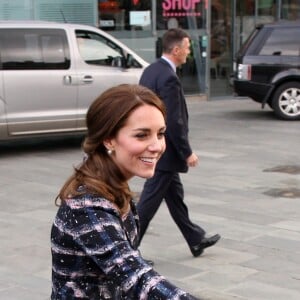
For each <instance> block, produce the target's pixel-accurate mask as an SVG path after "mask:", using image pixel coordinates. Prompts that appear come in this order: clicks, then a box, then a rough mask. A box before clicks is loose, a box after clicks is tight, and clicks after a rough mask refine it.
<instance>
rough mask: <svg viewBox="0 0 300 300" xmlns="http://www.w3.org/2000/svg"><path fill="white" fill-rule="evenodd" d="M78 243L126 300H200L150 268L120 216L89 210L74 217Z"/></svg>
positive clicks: (98, 210)
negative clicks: (129, 235) (133, 242)
mask: <svg viewBox="0 0 300 300" xmlns="http://www.w3.org/2000/svg"><path fill="white" fill-rule="evenodd" d="M74 218H75V219H76V220H75V223H77V224H85V225H81V226H79V227H77V228H76V232H77V233H76V235H77V238H76V242H77V243H78V245H79V247H80V248H81V249H82V250H83V252H84V253H86V254H87V255H88V256H89V257H90V258H91V259H92V260H93V261H94V263H95V264H96V265H97V267H98V268H99V269H100V270H101V272H103V273H104V274H105V275H106V276H107V277H108V278H113V280H114V282H115V283H116V286H119V287H121V290H122V295H123V296H124V299H125V297H127V298H126V299H149V300H151V299H157V300H167V299H174V300H175V299H182V300H183V299H185V300H196V298H194V297H193V296H191V295H189V294H187V293H186V292H184V291H183V290H181V289H179V288H177V287H176V286H174V285H173V284H171V283H170V282H169V281H167V280H166V279H165V278H164V277H163V276H161V275H159V274H158V273H157V272H156V271H154V270H153V269H152V267H151V266H149V265H148V264H147V263H146V262H145V261H144V260H143V258H142V257H141V256H140V253H139V251H138V250H134V249H133V248H132V246H131V244H130V242H129V241H128V239H127V236H126V233H125V231H124V229H123V227H122V224H121V220H120V218H119V216H118V215H115V214H112V213H111V212H107V211H105V210H102V209H98V208H97V209H95V208H85V209H83V210H80V212H77V214H74Z"/></svg>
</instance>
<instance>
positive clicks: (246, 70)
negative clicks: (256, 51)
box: [237, 64, 251, 80]
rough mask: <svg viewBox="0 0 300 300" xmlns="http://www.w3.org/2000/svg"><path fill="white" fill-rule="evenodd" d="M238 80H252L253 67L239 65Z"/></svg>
mask: <svg viewBox="0 0 300 300" xmlns="http://www.w3.org/2000/svg"><path fill="white" fill-rule="evenodd" d="M237 78H238V79H239V80H251V65H243V64H238V70H237Z"/></svg>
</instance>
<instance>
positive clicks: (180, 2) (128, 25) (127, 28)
mask: <svg viewBox="0 0 300 300" xmlns="http://www.w3.org/2000/svg"><path fill="white" fill-rule="evenodd" d="M207 11H208V6H207V1H206V0H163V1H156V0H152V1H151V0H117V1H114V0H106V1H103V0H99V27H100V28H101V29H102V30H106V31H109V32H110V33H111V34H112V35H114V36H115V37H117V38H118V39H120V40H121V41H122V42H124V43H125V44H127V45H128V46H129V47H131V48H132V49H134V50H135V51H136V52H137V53H138V54H139V55H141V56H142V57H143V58H144V59H145V60H147V61H148V62H153V61H154V60H155V59H156V58H157V57H159V56H160V55H161V50H162V49H161V37H162V35H163V34H164V32H165V31H166V30H167V29H169V28H174V27H180V28H183V29H185V30H186V31H188V32H189V33H190V35H191V54H190V56H189V57H188V59H187V63H186V64H185V65H183V66H182V67H181V68H179V69H178V75H179V76H180V77H181V79H182V82H183V87H184V90H185V92H186V93H188V94H191V93H202V94H206V90H207V87H206V84H205V82H206V81H207V79H206V62H207V49H206V48H207V45H208V36H207V30H206V27H207V26H206V24H207Z"/></svg>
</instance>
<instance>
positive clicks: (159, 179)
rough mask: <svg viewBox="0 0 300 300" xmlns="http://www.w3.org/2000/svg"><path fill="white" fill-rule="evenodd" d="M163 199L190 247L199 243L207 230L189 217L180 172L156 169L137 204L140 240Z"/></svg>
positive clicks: (146, 183)
mask: <svg viewBox="0 0 300 300" xmlns="http://www.w3.org/2000/svg"><path fill="white" fill-rule="evenodd" d="M163 199H164V200H165V201H166V204H167V207H168V209H169V212H170V214H171V216H172V218H173V220H174V222H175V223H176V225H177V226H178V228H179V229H180V231H181V233H182V235H183V237H184V238H185V240H186V242H187V244H188V245H189V247H191V246H195V245H197V244H199V242H200V241H201V240H202V238H203V237H204V235H205V231H204V230H203V229H202V228H201V227H200V226H198V225H196V224H194V223H193V222H192V221H191V220H190V218H189V213H188V208H187V206H186V205H185V203H184V190H183V185H182V183H181V180H180V177H179V174H178V173H177V172H166V171H161V170H156V171H155V174H154V176H153V177H151V178H150V179H147V180H146V182H145V184H144V189H143V191H142V194H141V197H140V199H139V202H138V204H137V212H138V215H139V218H140V239H139V242H141V240H142V238H143V236H144V234H145V232H146V230H147V228H148V225H149V223H150V221H151V220H152V218H153V217H154V215H155V213H156V212H157V210H158V208H159V206H160V204H161V203H162V201H163Z"/></svg>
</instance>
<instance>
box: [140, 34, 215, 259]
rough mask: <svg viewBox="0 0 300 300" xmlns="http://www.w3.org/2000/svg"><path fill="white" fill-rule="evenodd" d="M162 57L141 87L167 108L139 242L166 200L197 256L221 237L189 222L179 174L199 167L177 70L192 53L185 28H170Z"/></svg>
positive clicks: (146, 193) (142, 208)
mask: <svg viewBox="0 0 300 300" xmlns="http://www.w3.org/2000/svg"><path fill="white" fill-rule="evenodd" d="M162 49H163V54H162V57H161V58H159V59H158V60H157V61H156V62H154V63H152V64H151V65H150V66H148V67H147V68H146V69H145V71H144V73H143V74H142V77H141V79H140V84H141V85H143V86H146V87H148V88H150V89H151V90H153V91H154V92H155V93H156V94H157V95H158V96H159V97H160V98H161V99H162V101H163V102H164V103H165V105H166V108H167V130H166V145H167V147H166V151H165V153H164V154H163V156H162V157H161V158H160V160H159V161H158V163H157V166H156V170H155V174H154V176H153V177H152V178H150V179H148V180H147V181H146V182H145V185H144V188H143V191H142V194H141V197H140V200H139V202H138V205H137V210H138V214H139V218H140V225H141V227H140V242H141V240H142V238H143V236H144V234H145V232H146V230H147V227H148V225H149V223H150V221H151V220H152V218H153V217H154V215H155V213H156V211H157V210H158V208H159V206H160V204H161V202H162V201H163V199H165V201H166V204H167V207H168V209H169V212H170V214H171V216H172V218H173V220H174V221H175V223H176V224H177V226H178V227H179V229H180V231H181V233H182V235H183V236H184V238H185V240H186V242H187V244H188V246H189V248H190V250H191V252H192V254H193V255H194V256H195V257H197V256H199V255H201V254H202V253H203V251H204V249H205V248H207V247H210V246H213V245H214V244H215V243H216V242H217V241H218V240H219V239H220V235H219V234H216V235H214V236H212V237H206V236H205V231H204V230H203V229H202V228H201V227H200V226H198V225H196V224H194V223H192V222H191V220H190V219H189V214H188V208H187V206H186V205H185V203H184V190H183V185H182V183H181V180H180V177H179V173H185V172H187V171H188V167H195V166H196V165H197V164H198V157H197V155H196V154H195V153H194V152H193V151H192V149H191V146H190V144H189V140H188V111H187V105H186V101H185V97H184V93H183V89H182V86H181V83H180V80H179V78H178V77H177V75H176V67H178V66H180V65H182V64H184V63H185V62H186V58H187V56H188V55H189V53H190V37H189V35H188V34H187V33H186V32H185V31H183V30H182V29H178V28H175V29H169V30H168V31H167V32H166V33H165V34H164V35H163V37H162Z"/></svg>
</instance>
